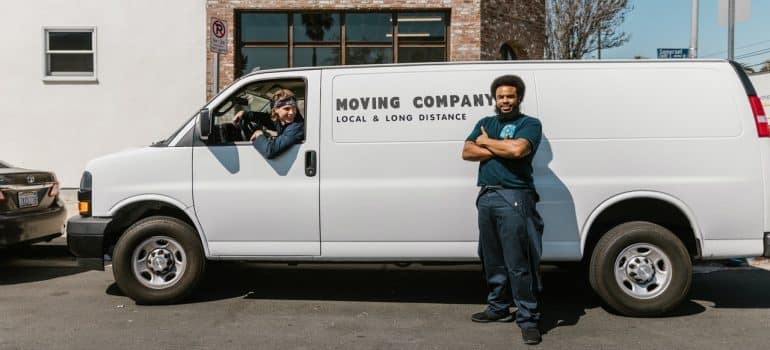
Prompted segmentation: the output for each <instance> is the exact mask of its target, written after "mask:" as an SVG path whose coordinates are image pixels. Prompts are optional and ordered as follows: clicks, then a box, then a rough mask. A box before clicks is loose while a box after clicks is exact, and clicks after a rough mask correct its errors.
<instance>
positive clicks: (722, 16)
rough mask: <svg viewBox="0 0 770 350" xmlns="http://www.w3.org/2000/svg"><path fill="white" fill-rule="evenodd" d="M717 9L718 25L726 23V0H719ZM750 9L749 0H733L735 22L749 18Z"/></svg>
mask: <svg viewBox="0 0 770 350" xmlns="http://www.w3.org/2000/svg"><path fill="white" fill-rule="evenodd" d="M718 6H719V11H718V12H717V13H718V15H717V17H718V19H719V25H720V26H723V27H724V26H726V25H727V0H719V5H718ZM750 11H751V0H735V23H738V22H743V21H745V20H748V19H749V12H750Z"/></svg>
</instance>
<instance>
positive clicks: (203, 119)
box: [198, 108, 214, 141]
mask: <svg viewBox="0 0 770 350" xmlns="http://www.w3.org/2000/svg"><path fill="white" fill-rule="evenodd" d="M213 124H214V120H213V119H212V118H211V114H209V110H208V108H203V109H201V111H200V114H199V116H198V129H199V130H200V131H201V140H203V141H206V140H208V139H209V135H211V129H213Z"/></svg>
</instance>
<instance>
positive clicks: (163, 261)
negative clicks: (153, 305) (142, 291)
mask: <svg viewBox="0 0 770 350" xmlns="http://www.w3.org/2000/svg"><path fill="white" fill-rule="evenodd" d="M131 262H132V263H131V270H132V271H133V273H134V277H135V278H136V279H137V280H138V281H139V283H141V284H142V285H144V286H145V287H148V288H152V289H164V288H168V287H171V286H173V285H174V284H176V283H177V282H179V279H180V278H182V275H184V272H185V268H186V267H187V255H186V254H185V252H184V249H182V245H181V244H179V242H177V241H176V240H174V239H173V238H171V237H168V236H153V237H150V238H148V239H146V240H144V241H143V242H142V243H141V244H139V245H138V246H137V247H136V249H134V252H133V254H131Z"/></svg>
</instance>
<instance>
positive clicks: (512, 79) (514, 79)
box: [490, 75, 526, 104]
mask: <svg viewBox="0 0 770 350" xmlns="http://www.w3.org/2000/svg"><path fill="white" fill-rule="evenodd" d="M500 86H513V87H515V88H516V97H517V100H518V101H517V102H518V104H521V101H523V100H524V91H525V90H526V87H525V86H524V80H521V78H519V76H518V75H502V76H499V77H497V78H495V80H494V81H492V86H491V87H490V91H491V92H492V97H496V94H495V92H497V88H498V87H500Z"/></svg>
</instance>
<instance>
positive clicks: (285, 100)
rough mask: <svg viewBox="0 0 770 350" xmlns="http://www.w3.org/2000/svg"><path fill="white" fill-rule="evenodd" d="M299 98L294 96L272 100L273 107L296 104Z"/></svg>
mask: <svg viewBox="0 0 770 350" xmlns="http://www.w3.org/2000/svg"><path fill="white" fill-rule="evenodd" d="M296 105H297V99H296V98H294V97H293V96H292V97H285V98H282V99H280V100H278V101H270V106H271V108H281V107H283V106H296Z"/></svg>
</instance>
